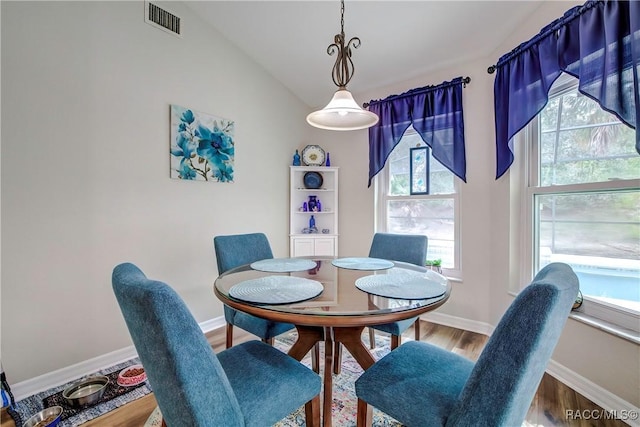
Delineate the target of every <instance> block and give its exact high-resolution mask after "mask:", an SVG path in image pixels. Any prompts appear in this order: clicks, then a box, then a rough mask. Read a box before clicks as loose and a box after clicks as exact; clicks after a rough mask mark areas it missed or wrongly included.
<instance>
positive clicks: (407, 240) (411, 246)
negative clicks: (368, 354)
mask: <svg viewBox="0 0 640 427" xmlns="http://www.w3.org/2000/svg"><path fill="white" fill-rule="evenodd" d="M427 243H428V240H427V237H426V236H421V235H412V234H390V233H376V234H374V236H373V241H372V242H371V249H369V256H370V257H371V258H382V259H388V260H391V261H400V262H408V263H410V264H415V265H419V266H421V267H422V266H424V265H425V262H426V260H427ZM412 324H415V328H414V329H415V339H416V341H419V340H420V321H419V319H418V318H417V317H413V318H411V319H406V320H400V321H399V322H392V323H385V324H383V325H375V326H372V327H370V328H369V342H370V345H371V348H375V342H376V341H375V332H374V329H375V330H378V331H383V332H387V333H389V334H391V349H392V350H393V349H394V348H396V347H398V345H400V340H401V336H402V333H403V332H404V331H405V330H407V328H409V326H411V325H412Z"/></svg>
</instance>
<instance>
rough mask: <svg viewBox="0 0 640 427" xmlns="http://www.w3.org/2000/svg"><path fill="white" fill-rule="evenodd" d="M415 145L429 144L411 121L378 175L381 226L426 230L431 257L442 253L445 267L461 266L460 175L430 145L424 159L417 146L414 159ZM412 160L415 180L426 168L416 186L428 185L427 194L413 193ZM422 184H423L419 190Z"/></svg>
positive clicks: (411, 231)
mask: <svg viewBox="0 0 640 427" xmlns="http://www.w3.org/2000/svg"><path fill="white" fill-rule="evenodd" d="M417 146H419V147H426V145H425V143H424V142H423V141H422V138H420V135H418V134H417V133H416V132H415V131H414V130H413V128H412V127H409V129H407V131H406V132H405V134H404V135H403V137H402V139H401V140H400V142H399V143H398V145H396V147H395V148H394V150H393V151H392V152H391V154H390V155H389V158H388V159H387V162H386V164H385V167H384V169H383V171H382V172H381V173H379V174H378V176H377V180H376V188H377V194H378V198H377V220H376V224H377V228H378V230H379V231H382V232H388V233H400V234H423V235H425V236H427V237H428V239H429V243H428V246H427V259H428V260H437V259H439V260H441V261H442V267H443V268H445V269H453V270H459V256H458V244H457V242H458V233H459V232H458V221H457V218H458V205H459V203H458V193H457V186H458V183H457V182H458V180H457V179H455V175H454V174H453V173H452V172H451V171H449V170H448V169H447V168H445V167H444V166H442V164H440V162H438V161H437V160H436V159H434V158H433V156H432V155H431V150H430V149H427V150H426V155H427V156H428V159H427V164H426V165H425V164H424V162H422V161H417V160H416V158H415V156H416V153H423V151H422V150H419V151H418V152H416V151H415V150H414V152H413V154H414V161H413V162H412V161H411V158H412V157H411V156H412V151H411V149H412V148H415V147H417ZM418 160H420V159H418ZM412 164H413V166H414V171H413V175H414V180H415V179H416V177H417V176H420V175H421V174H424V173H425V171H426V178H427V179H426V184H422V183H419V185H418V186H419V187H422V186H423V185H426V193H428V194H414V195H411V194H410V193H411V189H410V187H411V182H410V178H411V166H412ZM425 166H426V167H425ZM422 176H424V175H422ZM414 189H415V182H414ZM423 190H424V187H422V189H421V191H418V193H423V192H424V191H423Z"/></svg>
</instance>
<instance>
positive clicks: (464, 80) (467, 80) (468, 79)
mask: <svg viewBox="0 0 640 427" xmlns="http://www.w3.org/2000/svg"><path fill="white" fill-rule="evenodd" d="M458 79H461V80H460V82H461V83H462V87H467V85H468V84H469V83H471V77H469V76H467V77H457V78H455V79H453V80H451V81H450V82H444V83H440V84H438V85H430V86H424V87H421V88H417V89H411V90H409V91H407V92H405V93H401V94H400V95H390V96H387V97H386V98H384V99H380V100H377V101H369V102H364V103H362V108H369V105H371V103H372V102H380V101H387V100H390V99H397V98H402V97H405V96H409V95H415V94H416V92H420V91H422V90H426V89H435V88H438V87H440V86H450V85H452V84H457V83H458V82H457V80H458Z"/></svg>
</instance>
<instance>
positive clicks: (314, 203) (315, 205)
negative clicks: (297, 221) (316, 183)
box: [307, 196, 318, 212]
mask: <svg viewBox="0 0 640 427" xmlns="http://www.w3.org/2000/svg"><path fill="white" fill-rule="evenodd" d="M316 197H317V196H309V203H307V207H308V208H309V212H314V211H316V210H317V208H318V201H317V200H316Z"/></svg>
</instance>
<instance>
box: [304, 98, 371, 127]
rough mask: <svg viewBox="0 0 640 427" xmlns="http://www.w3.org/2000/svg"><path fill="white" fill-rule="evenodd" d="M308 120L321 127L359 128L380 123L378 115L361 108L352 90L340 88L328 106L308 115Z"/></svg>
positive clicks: (311, 123) (312, 124)
mask: <svg viewBox="0 0 640 427" xmlns="http://www.w3.org/2000/svg"><path fill="white" fill-rule="evenodd" d="M307 122H308V123H309V124H310V125H311V126H315V127H317V128H320V129H329V130H358V129H366V128H369V127H371V126H373V125H375V124H376V123H378V116H377V115H376V114H375V113H372V112H371V111H367V110H363V109H362V108H360V106H359V105H358V104H356V101H355V100H354V99H353V95H351V92H349V91H348V90H346V89H338V90H337V91H336V93H335V94H334V95H333V98H331V101H330V102H329V103H328V104H327V106H326V107H324V108H323V109H322V110H318V111H314V112H313V113H311V114H309V115H308V116H307Z"/></svg>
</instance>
